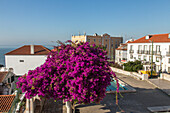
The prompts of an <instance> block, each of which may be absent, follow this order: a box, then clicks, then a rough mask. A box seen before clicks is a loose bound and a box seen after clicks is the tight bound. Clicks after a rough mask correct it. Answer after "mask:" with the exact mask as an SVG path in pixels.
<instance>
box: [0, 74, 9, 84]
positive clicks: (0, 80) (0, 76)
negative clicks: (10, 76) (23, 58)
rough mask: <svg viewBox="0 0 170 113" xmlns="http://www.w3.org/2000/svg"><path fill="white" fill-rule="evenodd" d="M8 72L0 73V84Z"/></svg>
mask: <svg viewBox="0 0 170 113" xmlns="http://www.w3.org/2000/svg"><path fill="white" fill-rule="evenodd" d="M7 73H8V72H0V83H2V82H3V80H4V78H5V76H6V75H7Z"/></svg>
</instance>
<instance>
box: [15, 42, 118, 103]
mask: <svg viewBox="0 0 170 113" xmlns="http://www.w3.org/2000/svg"><path fill="white" fill-rule="evenodd" d="M69 42H70V43H69ZM66 43H67V44H61V45H60V46H58V47H57V49H56V50H55V51H51V52H50V53H49V55H48V57H47V59H46V61H45V63H44V64H43V65H41V66H40V67H37V68H36V69H35V70H30V71H29V72H28V74H25V75H23V76H22V77H20V78H19V79H18V80H19V81H18V82H17V87H18V88H21V90H22V92H26V98H28V99H30V98H32V97H34V96H36V95H37V94H38V95H39V96H40V97H44V98H54V100H64V101H73V100H74V101H77V102H78V103H90V102H96V103H98V102H99V101H100V100H102V99H103V98H104V96H105V93H106V87H107V86H108V85H110V82H111V78H110V77H111V75H114V76H115V77H116V75H115V74H114V73H113V72H112V71H111V69H110V67H109V64H108V62H107V58H106V57H105V56H106V51H104V50H103V49H102V48H101V47H98V46H96V45H95V44H93V45H92V46H91V45H90V44H89V43H88V42H85V43H83V42H82V43H78V44H75V43H73V42H71V41H67V42H66ZM117 86H118V84H117ZM117 89H118V88H117Z"/></svg>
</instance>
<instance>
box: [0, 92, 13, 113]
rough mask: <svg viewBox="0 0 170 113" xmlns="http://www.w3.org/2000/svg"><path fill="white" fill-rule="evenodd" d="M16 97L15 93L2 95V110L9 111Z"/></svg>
mask: <svg viewBox="0 0 170 113" xmlns="http://www.w3.org/2000/svg"><path fill="white" fill-rule="evenodd" d="M14 99H15V95H0V112H8V111H9V110H10V108H11V105H12V102H13V101H14Z"/></svg>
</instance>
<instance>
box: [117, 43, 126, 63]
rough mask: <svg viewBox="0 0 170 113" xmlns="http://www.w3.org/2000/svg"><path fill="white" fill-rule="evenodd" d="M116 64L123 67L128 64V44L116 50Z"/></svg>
mask: <svg viewBox="0 0 170 113" xmlns="http://www.w3.org/2000/svg"><path fill="white" fill-rule="evenodd" d="M115 53H116V54H115V62H116V63H118V64H120V65H122V64H123V63H126V62H127V43H125V44H120V46H119V47H118V48H117V49H116V50H115Z"/></svg>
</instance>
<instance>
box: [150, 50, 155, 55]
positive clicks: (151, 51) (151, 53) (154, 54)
mask: <svg viewBox="0 0 170 113" xmlns="http://www.w3.org/2000/svg"><path fill="white" fill-rule="evenodd" d="M155 53H156V52H155V51H153V55H155ZM148 54H149V55H152V51H148Z"/></svg>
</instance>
